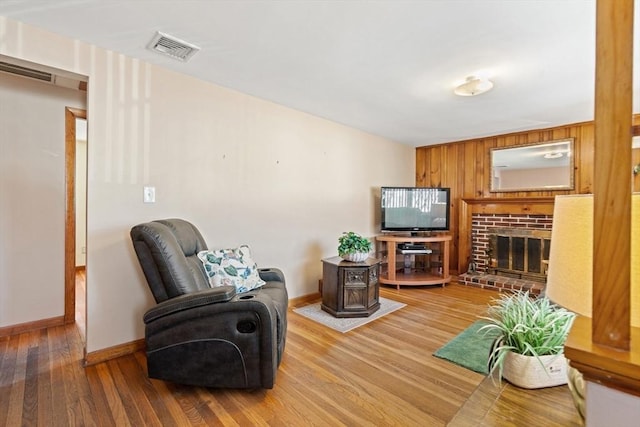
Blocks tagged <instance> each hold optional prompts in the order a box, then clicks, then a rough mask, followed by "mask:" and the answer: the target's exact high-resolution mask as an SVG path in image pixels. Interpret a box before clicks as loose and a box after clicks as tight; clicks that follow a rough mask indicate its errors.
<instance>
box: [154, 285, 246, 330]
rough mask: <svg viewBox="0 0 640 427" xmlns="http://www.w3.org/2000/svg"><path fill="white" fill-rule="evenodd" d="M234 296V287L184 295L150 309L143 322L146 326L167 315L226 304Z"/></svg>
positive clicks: (221, 287) (222, 287) (216, 288)
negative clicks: (211, 305) (204, 306)
mask: <svg viewBox="0 0 640 427" xmlns="http://www.w3.org/2000/svg"><path fill="white" fill-rule="evenodd" d="M234 296H236V287H235V286H218V287H215V288H211V289H205V290H202V291H198V292H193V293H190V294H186V295H180V296H178V297H175V298H172V299H169V300H167V301H164V302H162V303H160V304H158V305H157V306H155V307H153V308H151V309H150V310H149V311H147V312H146V313H145V314H144V318H143V320H144V323H145V324H146V323H149V322H152V321H153V320H156V319H159V318H160V317H163V316H166V315H168V314H172V313H176V312H179V311H183V310H188V309H190V308H194V307H200V306H203V305H209V304H217V303H219V302H228V301H231V299H232V298H233V297H234Z"/></svg>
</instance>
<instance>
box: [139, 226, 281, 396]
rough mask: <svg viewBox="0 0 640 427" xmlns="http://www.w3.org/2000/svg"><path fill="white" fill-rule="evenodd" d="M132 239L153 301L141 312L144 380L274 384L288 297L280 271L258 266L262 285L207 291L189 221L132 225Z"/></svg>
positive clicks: (201, 246) (201, 244)
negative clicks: (147, 376)
mask: <svg viewBox="0 0 640 427" xmlns="http://www.w3.org/2000/svg"><path fill="white" fill-rule="evenodd" d="M131 239H132V240H133V246H134V248H135V251H136V254H137V256H138V260H139V261H140V265H141V267H142V270H143V272H144V275H145V277H146V279H147V282H148V284H149V287H150V288H151V292H152V293H153V296H154V298H155V300H156V302H157V303H158V305H157V306H155V307H153V308H151V309H150V310H149V311H147V312H146V313H145V315H144V323H145V341H146V346H147V348H146V351H147V371H148V375H149V377H150V378H157V379H161V380H166V381H171V382H175V383H180V384H189V385H197V386H204V387H219V388H273V385H274V382H275V377H276V371H277V369H278V366H279V364H280V361H281V359H282V354H283V352H284V346H285V340H286V333H287V306H288V295H287V289H286V287H285V279H284V275H283V274H282V271H280V270H279V269H275V268H270V269H260V270H259V275H260V277H261V278H262V280H264V281H265V282H266V284H264V285H263V286H262V287H261V288H258V289H254V290H252V291H249V292H245V293H242V294H236V288H235V287H234V286H220V287H215V288H211V287H210V286H209V282H208V279H207V276H206V274H205V270H204V267H203V265H202V262H201V261H200V259H199V258H198V257H197V254H198V252H200V251H202V250H206V249H207V245H206V243H205V241H204V239H203V238H202V235H201V234H200V232H199V231H198V229H197V228H196V227H194V226H193V225H192V224H191V223H189V222H187V221H184V220H181V219H166V220H158V221H152V222H148V223H145V224H140V225H136V226H135V227H133V228H132V229H131Z"/></svg>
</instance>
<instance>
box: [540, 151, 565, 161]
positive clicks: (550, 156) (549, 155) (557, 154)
mask: <svg viewBox="0 0 640 427" xmlns="http://www.w3.org/2000/svg"><path fill="white" fill-rule="evenodd" d="M560 157H562V153H560V152H555V153H547V154H545V155H544V158H545V159H559V158H560Z"/></svg>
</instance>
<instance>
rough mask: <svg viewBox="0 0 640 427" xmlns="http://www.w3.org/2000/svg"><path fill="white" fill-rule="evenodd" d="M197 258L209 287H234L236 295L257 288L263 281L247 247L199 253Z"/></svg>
mask: <svg viewBox="0 0 640 427" xmlns="http://www.w3.org/2000/svg"><path fill="white" fill-rule="evenodd" d="M198 258H200V260H201V261H202V264H203V265H204V270H205V271H206V273H207V276H208V277H209V284H210V285H211V287H212V288H213V287H216V286H229V285H231V286H235V287H236V292H237V293H242V292H248V291H250V290H252V289H255V288H259V287H260V286H262V285H264V284H265V281H264V280H262V279H261V278H260V276H259V275H258V266H257V264H256V263H255V261H254V260H253V258H251V250H250V249H249V246H247V245H242V246H240V247H238V248H235V249H218V250H215V251H211V250H209V251H200V252H199V253H198Z"/></svg>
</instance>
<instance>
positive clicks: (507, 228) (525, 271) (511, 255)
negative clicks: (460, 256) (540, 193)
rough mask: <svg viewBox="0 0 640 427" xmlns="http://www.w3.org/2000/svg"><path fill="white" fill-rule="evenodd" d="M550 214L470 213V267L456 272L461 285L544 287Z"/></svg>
mask: <svg viewBox="0 0 640 427" xmlns="http://www.w3.org/2000/svg"><path fill="white" fill-rule="evenodd" d="M551 224H552V216H551V215H546V214H484V213H479V214H476V213H474V214H473V216H472V221H471V230H470V231H471V234H472V238H471V239H470V240H471V241H470V243H471V244H470V247H471V258H470V264H469V265H470V268H469V269H468V271H467V272H466V273H464V274H461V275H459V277H458V281H459V282H460V283H462V284H465V285H470V286H476V287H482V288H491V289H498V290H503V289H508V290H528V291H530V292H531V293H532V294H539V293H540V292H542V291H543V290H544V287H545V281H546V271H547V266H548V259H549V247H550V242H551Z"/></svg>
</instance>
